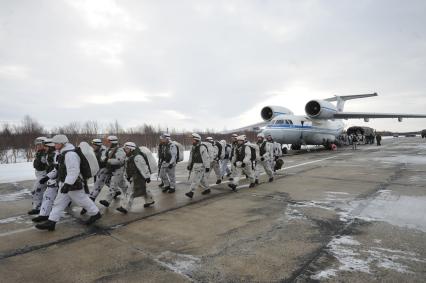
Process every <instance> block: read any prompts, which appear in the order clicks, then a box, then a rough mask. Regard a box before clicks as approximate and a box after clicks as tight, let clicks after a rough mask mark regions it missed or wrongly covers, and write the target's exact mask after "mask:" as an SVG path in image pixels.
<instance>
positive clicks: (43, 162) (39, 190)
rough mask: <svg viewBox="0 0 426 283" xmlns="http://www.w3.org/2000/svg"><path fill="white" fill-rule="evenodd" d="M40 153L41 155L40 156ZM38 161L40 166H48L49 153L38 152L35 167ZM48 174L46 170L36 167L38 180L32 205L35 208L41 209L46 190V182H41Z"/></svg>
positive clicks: (35, 184) (33, 192) (33, 191)
mask: <svg viewBox="0 0 426 283" xmlns="http://www.w3.org/2000/svg"><path fill="white" fill-rule="evenodd" d="M38 155H40V156H38ZM36 163H38V164H39V165H40V166H43V167H46V166H47V155H46V154H45V153H42V152H37V153H36V159H35V160H34V168H35V167H37V166H36ZM45 176H46V170H37V169H36V168H35V177H36V181H35V183H34V186H33V190H32V192H31V194H32V207H33V209H35V210H40V206H41V204H42V202H43V194H44V192H45V191H46V184H40V180H41V179H42V178H44V177H45Z"/></svg>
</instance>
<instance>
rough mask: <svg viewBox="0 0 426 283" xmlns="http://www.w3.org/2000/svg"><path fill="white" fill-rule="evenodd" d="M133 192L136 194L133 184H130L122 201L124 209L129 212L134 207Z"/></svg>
mask: <svg viewBox="0 0 426 283" xmlns="http://www.w3.org/2000/svg"><path fill="white" fill-rule="evenodd" d="M133 192H134V190H133V184H130V186H129V187H128V188H127V190H126V194H125V197H124V198H122V200H121V207H123V208H124V209H126V210H127V211H128V210H130V209H131V208H132V205H133V200H134V196H133Z"/></svg>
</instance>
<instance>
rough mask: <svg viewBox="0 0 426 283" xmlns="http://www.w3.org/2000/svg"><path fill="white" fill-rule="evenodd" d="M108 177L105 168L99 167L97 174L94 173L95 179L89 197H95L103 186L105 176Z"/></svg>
mask: <svg viewBox="0 0 426 283" xmlns="http://www.w3.org/2000/svg"><path fill="white" fill-rule="evenodd" d="M109 177H110V176H109V174H108V170H107V169H105V168H103V169H101V170H100V171H99V172H98V174H96V181H95V184H94V185H93V191H92V192H91V193H90V197H91V198H92V199H96V197H97V196H98V195H99V194H100V192H101V191H102V188H103V187H104V186H105V182H106V180H107V178H109Z"/></svg>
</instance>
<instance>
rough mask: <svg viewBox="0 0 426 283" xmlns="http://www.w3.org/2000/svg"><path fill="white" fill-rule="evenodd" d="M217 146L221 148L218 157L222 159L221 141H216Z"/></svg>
mask: <svg viewBox="0 0 426 283" xmlns="http://www.w3.org/2000/svg"><path fill="white" fill-rule="evenodd" d="M214 144H215V146H217V148H218V149H219V151H218V153H217V157H218V158H219V159H220V157H221V156H222V145H221V144H220V142H218V141H216V142H215V143H214Z"/></svg>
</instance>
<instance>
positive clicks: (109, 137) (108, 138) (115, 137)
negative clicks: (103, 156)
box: [107, 136, 118, 144]
mask: <svg viewBox="0 0 426 283" xmlns="http://www.w3.org/2000/svg"><path fill="white" fill-rule="evenodd" d="M107 140H109V141H110V142H111V143H114V144H117V143H118V138H117V136H108V137H107Z"/></svg>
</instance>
